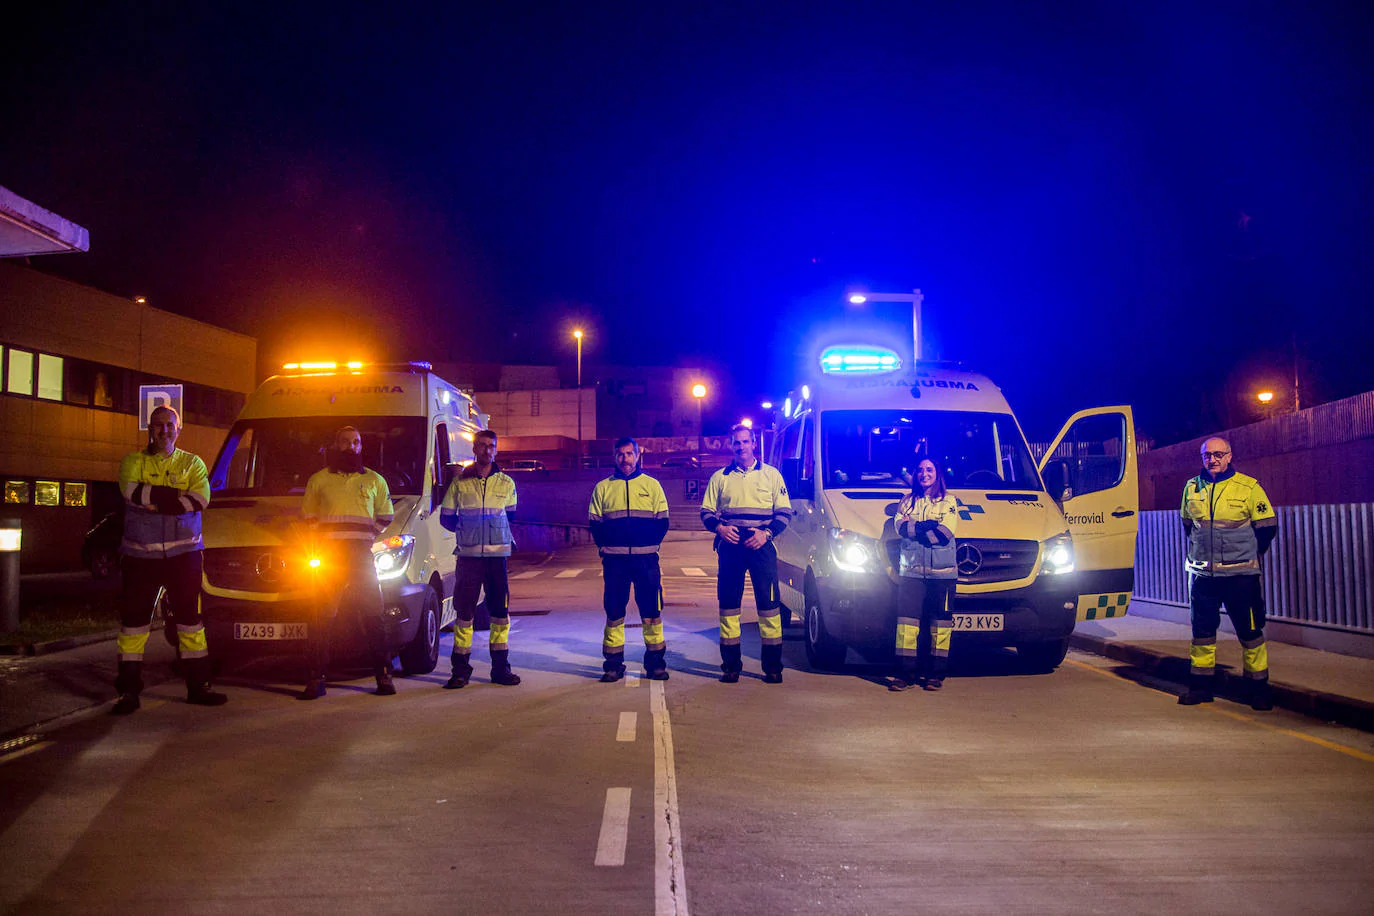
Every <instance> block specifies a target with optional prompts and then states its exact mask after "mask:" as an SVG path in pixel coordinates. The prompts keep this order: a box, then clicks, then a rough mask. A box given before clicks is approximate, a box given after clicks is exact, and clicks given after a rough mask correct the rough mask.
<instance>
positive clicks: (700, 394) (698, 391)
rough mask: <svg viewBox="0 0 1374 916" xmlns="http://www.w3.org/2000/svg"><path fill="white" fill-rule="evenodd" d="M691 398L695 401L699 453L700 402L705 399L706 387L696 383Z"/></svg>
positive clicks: (699, 448)
mask: <svg viewBox="0 0 1374 916" xmlns="http://www.w3.org/2000/svg"><path fill="white" fill-rule="evenodd" d="M692 397H694V398H696V399H697V451H698V452H700V451H701V401H702V398H704V397H706V386H705V385H703V384H701V383H700V382H697V383H696V384H695V385H693V386H692Z"/></svg>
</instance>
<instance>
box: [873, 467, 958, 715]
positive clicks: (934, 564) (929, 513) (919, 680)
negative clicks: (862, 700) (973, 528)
mask: <svg viewBox="0 0 1374 916" xmlns="http://www.w3.org/2000/svg"><path fill="white" fill-rule="evenodd" d="M892 524H893V527H894V528H895V529H896V532H897V534H898V535H899V536H900V537H901V539H902V543H901V554H900V560H899V563H898V569H897V572H898V574H899V575H900V578H901V583H900V584H899V585H898V587H897V674H896V676H894V677H893V678H892V679H891V680H889V681H888V685H887V686H888V689H889V690H907V689H909V688H911V687H915V686H917V685H918V684H919V685H920V686H922V687H924V688H925V689H926V690H939V689H940V688H941V687H943V686H944V680H945V670H946V668H947V667H948V662H949V639H950V634H951V632H952V630H953V617H952V616H951V614H950V610H949V596H950V593H951V592H952V591H953V590H954V580H955V579H956V578H957V577H958V575H959V571H958V566H957V561H956V560H955V558H954V529H955V527H956V526H957V525H958V524H959V512H958V509H957V507H956V504H955V501H954V497H952V496H950V495H949V494H948V493H947V492H945V484H944V481H943V480H942V479H941V477H940V472H939V470H938V469H937V468H936V467H935V462H933V461H931V460H930V459H929V458H922V459H921V460H920V462H919V463H918V464H917V465H916V478H915V484H914V485H913V486H912V488H911V492H910V493H909V494H907V496H906V497H904V498H903V499H902V501H901V502H900V503H898V504H897V514H896V516H895V517H894V518H893V519H892Z"/></svg>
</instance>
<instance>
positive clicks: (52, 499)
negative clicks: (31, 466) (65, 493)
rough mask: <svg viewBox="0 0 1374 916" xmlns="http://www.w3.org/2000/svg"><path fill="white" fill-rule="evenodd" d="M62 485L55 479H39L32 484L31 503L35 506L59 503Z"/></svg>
mask: <svg viewBox="0 0 1374 916" xmlns="http://www.w3.org/2000/svg"><path fill="white" fill-rule="evenodd" d="M61 491H62V485H61V484H59V483H58V482H57V481H55V480H39V481H36V482H35V483H34V485H33V504H34V505H35V506H56V505H60V502H59V499H58V497H59V494H60V493H61Z"/></svg>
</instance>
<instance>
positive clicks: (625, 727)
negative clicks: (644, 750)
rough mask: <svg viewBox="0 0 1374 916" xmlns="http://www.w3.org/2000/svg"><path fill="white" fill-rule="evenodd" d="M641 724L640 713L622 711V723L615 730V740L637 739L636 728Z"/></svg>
mask: <svg viewBox="0 0 1374 916" xmlns="http://www.w3.org/2000/svg"><path fill="white" fill-rule="evenodd" d="M638 724H639V713H637V712H622V713H621V714H620V725H619V726H618V727H617V728H616V730H615V740H617V741H633V740H635V728H636V726H637V725H638Z"/></svg>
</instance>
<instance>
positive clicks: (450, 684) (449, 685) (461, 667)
mask: <svg viewBox="0 0 1374 916" xmlns="http://www.w3.org/2000/svg"><path fill="white" fill-rule="evenodd" d="M449 663H450V664H451V665H452V666H453V674H452V675H451V676H450V677H449V679H448V681H447V682H446V683H445V684H444V689H445V690H461V689H462V688H464V687H466V686H467V685H468V681H469V680H470V679H471V678H472V665H470V664H468V659H467V656H465V655H450V656H449Z"/></svg>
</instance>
